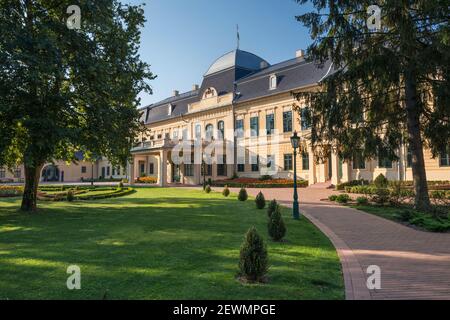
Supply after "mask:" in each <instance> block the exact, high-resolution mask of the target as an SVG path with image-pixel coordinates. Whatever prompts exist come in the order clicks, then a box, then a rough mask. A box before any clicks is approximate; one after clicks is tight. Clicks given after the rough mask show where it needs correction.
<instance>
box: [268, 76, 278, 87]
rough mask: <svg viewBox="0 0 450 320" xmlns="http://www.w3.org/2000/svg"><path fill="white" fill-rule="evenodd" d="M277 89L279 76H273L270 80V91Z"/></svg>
mask: <svg viewBox="0 0 450 320" xmlns="http://www.w3.org/2000/svg"><path fill="white" fill-rule="evenodd" d="M276 88H277V76H276V75H274V74H272V75H271V76H270V78H269V89H270V90H274V89H276Z"/></svg>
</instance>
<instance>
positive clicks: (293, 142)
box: [291, 131, 300, 219]
mask: <svg viewBox="0 0 450 320" xmlns="http://www.w3.org/2000/svg"><path fill="white" fill-rule="evenodd" d="M291 145H292V148H293V149H294V202H293V204H292V216H293V218H294V219H299V218H300V212H299V210H298V194H297V148H299V147H300V137H299V136H298V135H297V131H294V135H293V136H292V137H291Z"/></svg>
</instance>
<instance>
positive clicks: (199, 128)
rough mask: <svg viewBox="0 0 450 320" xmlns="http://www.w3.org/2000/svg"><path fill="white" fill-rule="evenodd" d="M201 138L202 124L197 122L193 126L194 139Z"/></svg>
mask: <svg viewBox="0 0 450 320" xmlns="http://www.w3.org/2000/svg"><path fill="white" fill-rule="evenodd" d="M201 138H202V126H201V125H199V124H197V125H196V126H195V139H201Z"/></svg>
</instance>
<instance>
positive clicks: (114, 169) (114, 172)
mask: <svg viewBox="0 0 450 320" xmlns="http://www.w3.org/2000/svg"><path fill="white" fill-rule="evenodd" d="M112 175H113V176H115V175H116V168H113V169H112Z"/></svg>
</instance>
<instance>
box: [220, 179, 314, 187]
mask: <svg viewBox="0 0 450 320" xmlns="http://www.w3.org/2000/svg"><path fill="white" fill-rule="evenodd" d="M269 181H270V180H266V182H264V183H263V182H262V180H260V181H259V182H258V181H255V182H248V183H242V182H233V180H219V181H213V182H212V186H214V187H224V186H225V185H227V186H228V187H229V188H241V187H246V188H292V187H294V182H289V183H277V182H276V181H277V180H275V181H273V183H268V182H269ZM307 186H308V181H307V180H298V181H297V187H299V188H306V187H307Z"/></svg>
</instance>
